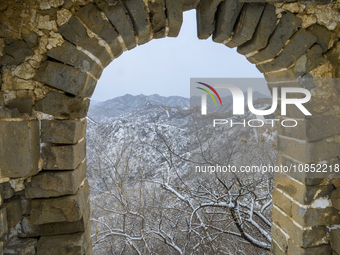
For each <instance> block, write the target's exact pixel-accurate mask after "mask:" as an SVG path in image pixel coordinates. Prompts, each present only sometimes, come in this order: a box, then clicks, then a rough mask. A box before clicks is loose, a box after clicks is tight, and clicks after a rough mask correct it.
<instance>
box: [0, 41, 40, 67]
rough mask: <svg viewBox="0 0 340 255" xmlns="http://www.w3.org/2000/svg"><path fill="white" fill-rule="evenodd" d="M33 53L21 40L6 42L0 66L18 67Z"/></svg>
mask: <svg viewBox="0 0 340 255" xmlns="http://www.w3.org/2000/svg"><path fill="white" fill-rule="evenodd" d="M33 54H34V51H33V50H32V49H31V48H30V47H29V46H28V45H27V43H25V42H24V41H21V40H6V45H5V48H4V55H3V57H2V58H1V59H0V65H18V64H20V63H22V62H23V61H24V60H25V58H26V57H27V56H30V55H33Z"/></svg>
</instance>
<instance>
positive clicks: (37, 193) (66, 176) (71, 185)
mask: <svg viewBox="0 0 340 255" xmlns="http://www.w3.org/2000/svg"><path fill="white" fill-rule="evenodd" d="M85 177H86V162H83V163H82V164H80V165H79V166H78V167H77V168H76V169H75V170H73V171H43V172H40V173H39V174H37V175H35V176H33V177H32V180H31V182H27V183H26V185H25V186H26V189H25V194H26V197H27V198H43V197H60V196H64V195H73V194H75V193H76V192H77V190H78V188H79V186H80V184H81V183H82V182H83V181H84V179H85Z"/></svg>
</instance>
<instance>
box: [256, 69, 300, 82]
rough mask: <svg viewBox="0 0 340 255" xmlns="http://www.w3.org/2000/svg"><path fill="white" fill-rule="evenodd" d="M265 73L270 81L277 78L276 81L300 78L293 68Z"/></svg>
mask: <svg viewBox="0 0 340 255" xmlns="http://www.w3.org/2000/svg"><path fill="white" fill-rule="evenodd" d="M263 75H264V77H265V78H266V80H267V81H268V82H270V81H272V80H273V79H275V81H276V82H278V81H287V80H297V78H298V76H297V75H296V73H295V72H294V71H293V69H292V68H290V69H287V70H282V71H279V72H274V73H264V74H263Z"/></svg>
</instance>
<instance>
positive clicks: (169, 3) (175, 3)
mask: <svg viewBox="0 0 340 255" xmlns="http://www.w3.org/2000/svg"><path fill="white" fill-rule="evenodd" d="M165 2H166V11H167V17H168V21H169V33H168V36H169V37H177V36H178V34H179V31H180V30H181V27H182V23H183V6H182V0H165Z"/></svg>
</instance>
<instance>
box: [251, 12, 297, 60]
mask: <svg viewBox="0 0 340 255" xmlns="http://www.w3.org/2000/svg"><path fill="white" fill-rule="evenodd" d="M301 23H302V21H301V20H300V19H299V18H297V17H295V16H294V14H292V13H290V12H287V13H285V14H284V15H283V16H282V18H281V19H280V22H279V24H278V25H277V27H276V28H275V30H274V33H273V34H272V36H271V37H270V38H269V42H268V45H267V47H266V48H264V49H263V50H261V51H260V52H259V53H257V54H255V55H254V56H251V57H249V58H247V59H248V60H249V61H250V62H251V63H253V64H255V63H258V62H261V61H264V60H267V59H271V58H273V57H275V56H276V55H277V54H278V53H279V52H280V51H281V49H282V48H283V46H284V45H285V43H286V42H287V41H288V39H289V38H290V37H291V36H292V35H293V34H294V32H295V31H296V30H297V29H298V27H299V26H300V25H301Z"/></svg>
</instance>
